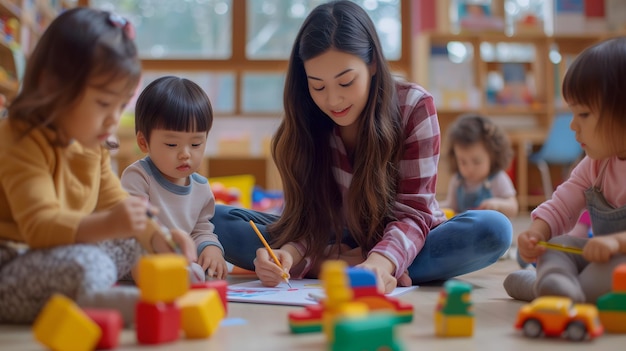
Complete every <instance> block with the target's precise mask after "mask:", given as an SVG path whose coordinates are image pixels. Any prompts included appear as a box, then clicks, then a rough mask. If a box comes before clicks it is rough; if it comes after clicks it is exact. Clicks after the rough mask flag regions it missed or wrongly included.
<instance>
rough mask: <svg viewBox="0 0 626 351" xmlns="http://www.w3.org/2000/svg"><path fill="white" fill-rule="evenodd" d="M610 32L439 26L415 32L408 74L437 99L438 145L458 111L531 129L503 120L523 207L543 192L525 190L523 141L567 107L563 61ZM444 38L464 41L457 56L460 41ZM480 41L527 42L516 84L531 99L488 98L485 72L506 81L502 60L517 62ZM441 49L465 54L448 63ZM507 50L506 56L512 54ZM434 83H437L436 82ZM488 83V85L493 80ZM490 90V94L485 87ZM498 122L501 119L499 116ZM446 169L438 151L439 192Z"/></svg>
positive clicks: (537, 138)
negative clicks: (557, 57) (449, 29)
mask: <svg viewBox="0 0 626 351" xmlns="http://www.w3.org/2000/svg"><path fill="white" fill-rule="evenodd" d="M616 35H618V33H594V34H582V35H561V34H560V35H554V36H548V35H543V34H538V33H528V34H520V35H515V36H507V35H505V34H504V33H502V34H500V33H460V34H452V33H443V32H440V31H433V32H423V33H420V35H419V36H418V38H416V52H417V53H420V55H419V56H418V57H419V60H416V61H415V62H414V69H413V72H415V75H414V76H413V77H412V81H414V82H417V83H418V84H420V85H422V86H424V87H425V88H426V89H427V90H428V91H430V92H431V93H433V95H435V97H436V99H435V103H436V104H437V105H438V106H437V113H438V115H439V117H440V126H441V135H442V144H443V145H445V143H446V141H445V135H446V132H447V131H446V129H447V127H448V125H449V124H450V123H451V122H452V121H453V120H455V119H456V118H457V117H458V116H459V115H461V114H464V113H468V112H474V113H479V114H483V115H485V116H487V117H490V118H494V119H495V120H496V121H497V120H499V119H507V121H506V123H508V124H511V123H518V121H521V122H523V124H524V125H523V126H522V125H520V127H519V128H523V129H524V128H525V129H527V130H528V129H529V130H531V132H528V133H526V132H522V133H516V130H517V129H519V128H518V127H516V126H510V125H508V124H507V126H508V128H509V129H510V130H511V132H512V133H513V134H512V135H511V134H510V136H511V139H512V143H513V146H514V150H515V152H516V186H517V190H518V200H519V202H520V209H521V210H522V211H526V210H527V209H528V208H529V207H534V206H536V205H537V204H538V202H540V201H541V199H545V198H544V197H543V196H534V195H529V194H528V189H529V187H530V183H531V180H530V179H528V164H527V157H528V153H527V151H528V148H529V147H531V146H533V145H534V146H536V147H538V146H539V145H541V144H542V143H543V139H541V138H543V136H545V134H546V132H547V130H548V128H549V127H550V125H551V124H552V119H553V116H555V115H556V114H557V113H559V112H564V111H568V108H567V106H565V105H563V104H562V103H561V102H560V84H561V83H560V80H562V79H563V75H564V73H565V70H566V68H567V65H568V64H569V63H571V61H572V60H573V58H574V57H575V56H576V55H577V54H578V53H580V52H581V51H582V50H584V49H585V48H587V47H589V46H591V45H592V44H594V43H597V42H599V41H601V40H603V39H606V38H609V37H612V36H616ZM450 42H460V43H463V44H464V48H465V49H466V50H465V52H463V55H462V56H459V54H458V52H455V51H454V50H455V49H456V48H460V47H459V46H457V47H456V48H454V47H451V46H449V45H448V44H449V43H450ZM485 43H487V44H491V48H492V50H496V49H495V47H496V46H495V45H494V44H499V43H506V44H523V45H531V46H532V48H534V50H533V51H534V57H533V58H532V59H525V60H521V61H520V62H519V64H521V65H520V66H519V67H518V68H519V70H520V71H521V70H522V69H524V70H525V73H523V75H522V74H519V75H520V76H521V77H522V79H524V80H523V81H521V83H520V84H521V85H522V86H523V87H524V88H525V89H526V91H527V92H529V93H530V94H532V95H530V96H532V100H530V101H529V102H522V103H519V102H513V103H511V104H499V103H498V104H496V103H494V102H493V101H494V97H493V95H491V96H489V95H488V92H487V90H488V89H487V87H488V84H490V81H489V77H488V75H490V74H491V75H492V76H493V74H499V75H500V77H502V80H503V82H506V80H505V79H504V71H503V68H504V66H503V64H504V63H509V62H511V63H517V60H513V59H516V57H514V58H508V59H507V58H506V57H502V56H506V55H501V56H500V55H498V53H497V52H495V51H494V52H492V54H491V55H490V56H486V55H485V53H484V51H485V46H484V44H485ZM434 47H435V48H436V50H434V51H433V50H432V49H433V48H434ZM532 48H531V49H532ZM461 49H462V48H461ZM446 50H447V51H448V52H452V56H453V58H455V59H456V60H457V61H458V60H459V57H463V58H464V59H465V60H464V61H462V64H458V62H457V65H456V66H454V65H455V63H454V62H453V61H452V60H450V56H445V55H446V54H445V51H446ZM555 50H557V51H558V52H559V53H560V54H561V57H562V59H561V62H558V63H553V62H552V60H551V53H553V52H554V51H555ZM442 51H443V53H442ZM431 52H434V54H432V55H431V54H430V53H431ZM425 53H429V54H425ZM455 54H456V56H455ZM435 55H436V56H435ZM508 56H512V54H511V55H508ZM445 59H448V60H449V62H450V63H449V64H448V63H446V61H445ZM509 60H511V61H509ZM455 62H456V61H455ZM431 64H432V65H436V66H435V67H436V68H432V67H431ZM442 67H443V68H442ZM445 67H450V69H449V70H446V69H445ZM461 68H463V69H465V70H466V71H465V70H464V71H461V73H460V74H459V72H458V71H453V70H455V69H456V70H458V69H461ZM435 70H436V72H435ZM447 72H454V73H448V75H454V76H453V77H452V76H451V77H448V78H449V79H448V78H446V77H442V76H441V75H442V74H446V73H447ZM464 72H467V74H464ZM522 72H524V71H522ZM514 73H515V72H514ZM518 78H519V77H518ZM491 79H493V77H491ZM448 82H452V83H455V84H459V86H451V85H446V84H447V83H448ZM460 82H463V84H464V85H460ZM513 82H517V81H513ZM437 84H441V85H440V86H436V85H437ZM516 84H517V83H516ZM503 85H504V84H503ZM489 86H490V87H492V86H493V85H489ZM446 89H449V90H446ZM459 92H461V93H460V94H463V92H465V94H466V95H465V96H463V95H461V97H462V98H463V97H464V98H466V99H467V100H465V101H463V100H460V102H459V101H455V100H452V102H454V104H453V105H451V104H450V101H451V100H449V99H450V98H449V97H448V96H449V95H446V94H452V95H451V96H452V97H453V98H457V99H458V98H459V97H458V96H459V95H458V94H459ZM490 93H491V94H493V92H491V91H490ZM437 94H438V95H437ZM455 94H456V95H455ZM470 94H473V95H470ZM496 94H499V92H496ZM438 96H439V97H440V98H439V99H437V97H438ZM498 99H499V98H498ZM498 101H500V100H498ZM464 104H465V105H466V106H473V107H470V108H454V107H452V108H451V107H450V106H454V105H459V106H462V105H464ZM512 121H513V122H512ZM503 124H505V122H504V120H503ZM526 124H528V125H526ZM442 152H443V150H442ZM448 173H449V172H448V163H447V160H446V155H443V154H442V155H441V161H440V163H439V173H438V182H437V194H440V195H441V196H444V195H445V193H446V192H447V191H448V189H447V188H448V181H449V177H450V175H449V174H448ZM531 173H532V172H531ZM533 180H534V179H533ZM533 184H534V183H533Z"/></svg>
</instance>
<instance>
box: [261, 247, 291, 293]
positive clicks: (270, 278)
mask: <svg viewBox="0 0 626 351" xmlns="http://www.w3.org/2000/svg"><path fill="white" fill-rule="evenodd" d="M274 254H275V255H276V258H278V260H279V261H280V264H281V265H282V266H283V268H282V269H281V268H280V266H278V264H276V262H274V260H273V259H272V257H271V256H270V254H269V252H267V250H266V249H265V248H259V249H257V250H256V258H255V259H254V271H255V272H256V275H257V276H258V277H259V279H260V280H261V283H262V284H263V286H268V287H274V286H277V285H278V284H280V283H281V282H284V281H285V279H284V278H283V275H285V274H286V276H287V279H289V270H290V269H291V267H292V266H293V256H292V255H291V253H290V252H289V251H288V250H284V249H280V250H274Z"/></svg>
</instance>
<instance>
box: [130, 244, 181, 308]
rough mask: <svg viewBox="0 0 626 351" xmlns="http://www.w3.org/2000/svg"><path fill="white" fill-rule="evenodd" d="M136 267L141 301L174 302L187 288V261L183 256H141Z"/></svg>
mask: <svg viewBox="0 0 626 351" xmlns="http://www.w3.org/2000/svg"><path fill="white" fill-rule="evenodd" d="M138 267H139V268H138V269H139V271H138V275H139V277H138V279H137V286H138V287H139V289H140V290H141V300H142V301H143V302H149V303H157V302H167V303H169V302H174V300H176V299H177V298H179V297H181V296H183V295H184V294H185V293H186V292H187V291H188V290H189V275H188V273H187V261H186V260H185V258H184V257H183V256H180V255H175V254H160V255H148V256H143V257H142V258H141V259H140V260H139V265H138Z"/></svg>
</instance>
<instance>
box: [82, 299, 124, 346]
mask: <svg viewBox="0 0 626 351" xmlns="http://www.w3.org/2000/svg"><path fill="white" fill-rule="evenodd" d="M83 312H85V314H86V315H87V316H89V318H91V320H92V321H94V322H95V323H96V324H97V325H98V326H99V327H100V330H101V331H102V335H101V336H100V340H98V344H97V345H96V350H112V349H115V348H117V345H118V344H119V341H120V332H121V331H122V328H123V326H124V321H123V320H122V314H121V313H120V312H119V311H117V310H107V309H96V308H83Z"/></svg>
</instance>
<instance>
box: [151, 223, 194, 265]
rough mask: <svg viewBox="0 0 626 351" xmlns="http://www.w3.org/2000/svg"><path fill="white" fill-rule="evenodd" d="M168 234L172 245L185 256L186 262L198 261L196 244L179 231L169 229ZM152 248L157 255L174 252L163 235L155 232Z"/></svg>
mask: <svg viewBox="0 0 626 351" xmlns="http://www.w3.org/2000/svg"><path fill="white" fill-rule="evenodd" d="M159 230H160V229H159ZM170 233H171V234H172V240H174V243H176V245H177V246H178V247H179V248H180V251H181V254H182V255H183V256H185V258H186V259H187V262H188V263H191V262H196V261H197V260H198V254H197V252H196V243H194V242H193V240H191V237H190V236H189V235H188V234H187V233H185V232H183V231H181V230H179V229H171V230H170ZM152 248H153V249H154V251H155V252H157V253H172V252H174V251H173V250H172V247H171V246H170V244H169V243H168V242H167V240H166V239H165V236H164V235H163V233H156V232H155V233H154V235H152Z"/></svg>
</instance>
